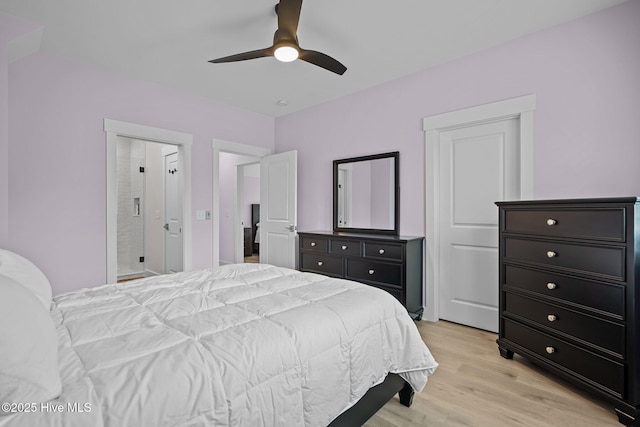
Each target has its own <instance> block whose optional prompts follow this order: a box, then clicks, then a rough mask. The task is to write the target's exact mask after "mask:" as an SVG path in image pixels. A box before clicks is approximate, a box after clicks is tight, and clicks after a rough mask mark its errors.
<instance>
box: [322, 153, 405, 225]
mask: <svg viewBox="0 0 640 427" xmlns="http://www.w3.org/2000/svg"><path fill="white" fill-rule="evenodd" d="M386 158H390V159H392V160H393V168H394V171H393V179H394V183H393V191H394V194H393V215H394V217H393V228H366V227H362V228H353V227H342V226H340V224H339V218H338V216H339V215H338V211H339V210H338V200H339V195H338V170H339V167H340V165H342V164H344V163H354V162H365V161H371V160H378V159H386ZM333 231H334V232H336V233H337V232H348V233H369V234H388V235H396V236H397V235H398V234H400V153H399V152H398V151H394V152H390V153H382V154H374V155H370V156H360V157H351V158H348V159H340V160H334V161H333Z"/></svg>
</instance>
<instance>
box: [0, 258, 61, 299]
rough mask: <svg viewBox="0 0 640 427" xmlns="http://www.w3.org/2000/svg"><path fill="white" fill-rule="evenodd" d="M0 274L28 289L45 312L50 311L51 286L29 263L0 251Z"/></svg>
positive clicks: (38, 270) (42, 274) (26, 260)
mask: <svg viewBox="0 0 640 427" xmlns="http://www.w3.org/2000/svg"><path fill="white" fill-rule="evenodd" d="M0 274H2V275H4V276H7V277H10V278H12V279H13V280H15V281H16V282H18V283H19V284H21V285H22V286H24V287H25V288H27V289H29V290H30V291H31V292H33V293H34V294H35V296H36V297H38V299H39V300H40V301H42V303H43V304H44V306H45V308H46V309H47V310H49V309H51V284H50V283H49V280H48V279H47V276H45V275H44V273H43V272H42V271H40V269H39V268H38V267H36V266H35V265H34V264H33V263H32V262H31V261H29V260H28V259H26V258H25V257H23V256H20V255H18V254H17V253H14V252H11V251H8V250H6V249H0Z"/></svg>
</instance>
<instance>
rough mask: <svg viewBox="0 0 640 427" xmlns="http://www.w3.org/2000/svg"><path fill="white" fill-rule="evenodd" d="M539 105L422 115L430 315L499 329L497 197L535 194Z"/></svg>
mask: <svg viewBox="0 0 640 427" xmlns="http://www.w3.org/2000/svg"><path fill="white" fill-rule="evenodd" d="M534 110H535V95H528V96H523V97H519V98H513V99H509V100H505V101H500V102H495V103H491V104H486V105H481V106H478V107H472V108H468V109H465V110H459V111H454V112H451V113H445V114H440V115H437V116H431V117H427V118H425V119H424V130H425V140H426V150H425V155H426V174H425V175H426V182H425V188H426V193H425V203H426V206H425V213H426V224H425V225H426V234H427V236H428V238H427V240H426V241H427V250H426V255H425V272H426V274H425V299H426V300H425V307H426V310H425V316H424V317H425V319H426V320H430V321H437V320H438V319H440V318H449V319H450V320H453V321H455V322H458V323H462V324H466V325H469V326H473V327H477V328H480V329H486V330H490V331H494V332H495V331H497V327H498V310H497V307H498V299H497V295H498V294H497V289H498V278H497V277H498V276H497V268H498V261H497V252H496V251H497V238H498V230H497V219H498V218H497V215H498V214H497V208H495V205H494V202H496V201H497V200H493V199H496V198H497V199H520V198H522V199H527V198H531V197H533V112H534ZM478 185H480V187H482V188H483V189H484V191H479V190H478V188H479V187H478ZM485 187H486V188H485ZM458 191H459V193H458ZM494 258H495V259H494ZM452 307H453V314H452V310H451V308H452ZM456 310H457V311H458V312H459V313H456ZM460 313H462V314H460Z"/></svg>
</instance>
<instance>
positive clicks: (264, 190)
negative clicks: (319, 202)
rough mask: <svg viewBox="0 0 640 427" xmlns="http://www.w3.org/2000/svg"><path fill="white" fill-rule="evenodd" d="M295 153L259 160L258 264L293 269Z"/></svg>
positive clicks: (295, 222)
mask: <svg viewBox="0 0 640 427" xmlns="http://www.w3.org/2000/svg"><path fill="white" fill-rule="evenodd" d="M297 168H298V152H297V151H288V152H286V153H279V154H274V155H271V156H266V157H263V158H262V159H261V160H260V262H261V263H265V264H272V265H277V266H279V267H288V268H295V264H296V227H297V175H298V169H297Z"/></svg>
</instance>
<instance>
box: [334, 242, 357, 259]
mask: <svg viewBox="0 0 640 427" xmlns="http://www.w3.org/2000/svg"><path fill="white" fill-rule="evenodd" d="M329 252H331V253H332V254H338V255H350V256H360V242H358V241H357V240H341V239H331V244H330V245H329Z"/></svg>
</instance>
